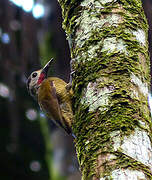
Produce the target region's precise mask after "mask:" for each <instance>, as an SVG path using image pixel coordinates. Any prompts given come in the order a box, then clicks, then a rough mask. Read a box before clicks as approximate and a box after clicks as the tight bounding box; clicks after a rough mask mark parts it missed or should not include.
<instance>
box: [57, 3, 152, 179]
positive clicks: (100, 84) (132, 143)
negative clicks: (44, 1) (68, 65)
mask: <svg viewBox="0 0 152 180" xmlns="http://www.w3.org/2000/svg"><path fill="white" fill-rule="evenodd" d="M59 3H60V5H61V7H62V15H63V19H64V21H63V28H64V29H65V31H66V33H67V36H68V40H69V44H70V48H71V56H72V58H73V59H74V63H73V68H74V70H75V74H74V78H73V89H74V93H75V96H74V113H75V121H74V123H73V131H74V134H75V135H76V137H77V138H76V140H75V141H76V149H77V157H78V160H79V163H80V168H81V171H82V179H83V180H90V179H93V180H98V179H100V180H104V179H115V180H117V179H119V180H124V179H125V180H127V179H128V180H131V179H134V180H136V179H152V145H151V137H152V136H151V130H152V129H151V127H152V123H151V119H150V111H149V108H148V101H147V97H148V89H149V82H150V76H149V56H148V42H147V30H148V25H147V21H146V18H145V15H144V12H143V8H142V4H141V1H140V0H120V1H116V0H82V1H80V0H79V1H78V0H59Z"/></svg>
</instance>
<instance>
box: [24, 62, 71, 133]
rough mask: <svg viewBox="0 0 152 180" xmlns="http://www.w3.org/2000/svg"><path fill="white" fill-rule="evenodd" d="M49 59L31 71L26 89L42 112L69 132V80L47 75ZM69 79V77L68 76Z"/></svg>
mask: <svg viewBox="0 0 152 180" xmlns="http://www.w3.org/2000/svg"><path fill="white" fill-rule="evenodd" d="M52 61H53V59H51V60H50V61H49V62H48V63H47V64H46V65H45V66H44V67H43V68H42V69H40V70H38V71H34V72H32V73H31V75H30V76H29V78H28V80H27V89H28V91H29V93H30V94H31V96H33V97H34V98H35V99H36V100H37V101H38V104H39V106H40V108H41V109H42V111H43V112H44V113H46V115H47V116H48V117H49V118H51V120H53V121H54V122H55V124H56V125H57V126H59V127H61V128H63V129H64V130H65V131H66V132H67V133H68V134H71V133H72V131H71V125H72V122H73V112H72V96H73V91H72V88H71V80H70V82H69V83H66V82H65V81H63V80H62V79H60V78H57V77H47V75H48V70H49V68H50V66H51V62H52ZM70 79H71V78H70Z"/></svg>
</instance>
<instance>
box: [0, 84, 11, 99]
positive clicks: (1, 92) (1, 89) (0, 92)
mask: <svg viewBox="0 0 152 180" xmlns="http://www.w3.org/2000/svg"><path fill="white" fill-rule="evenodd" d="M9 95H10V91H9V88H8V87H7V86H6V85H4V84H2V83H0V96H2V97H4V98H8V97H9Z"/></svg>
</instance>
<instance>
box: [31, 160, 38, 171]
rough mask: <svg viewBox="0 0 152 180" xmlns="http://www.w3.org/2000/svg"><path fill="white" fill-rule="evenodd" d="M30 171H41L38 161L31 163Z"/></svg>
mask: <svg viewBox="0 0 152 180" xmlns="http://www.w3.org/2000/svg"><path fill="white" fill-rule="evenodd" d="M30 169H31V170H32V171H34V172H38V171H40V169H41V164H40V163H39V162H38V161H32V162H31V163H30Z"/></svg>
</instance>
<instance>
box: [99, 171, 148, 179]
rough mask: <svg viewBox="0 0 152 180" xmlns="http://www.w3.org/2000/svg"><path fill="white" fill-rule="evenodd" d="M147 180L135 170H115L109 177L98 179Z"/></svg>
mask: <svg viewBox="0 0 152 180" xmlns="http://www.w3.org/2000/svg"><path fill="white" fill-rule="evenodd" d="M108 179H113V180H147V178H146V176H145V174H144V173H143V172H141V171H137V170H129V169H116V170H114V171H112V172H111V176H106V177H104V178H100V180H108Z"/></svg>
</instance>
